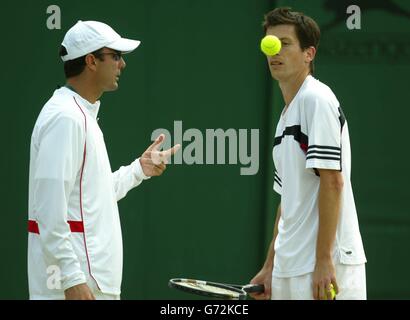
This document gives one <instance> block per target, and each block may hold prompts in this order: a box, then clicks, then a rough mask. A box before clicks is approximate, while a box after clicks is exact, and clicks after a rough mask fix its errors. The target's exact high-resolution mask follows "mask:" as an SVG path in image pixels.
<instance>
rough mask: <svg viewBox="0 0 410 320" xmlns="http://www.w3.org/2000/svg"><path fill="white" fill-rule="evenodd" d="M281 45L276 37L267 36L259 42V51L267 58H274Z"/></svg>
mask: <svg viewBox="0 0 410 320" xmlns="http://www.w3.org/2000/svg"><path fill="white" fill-rule="evenodd" d="M281 48H282V44H281V42H280V40H279V38H278V37H276V36H272V35H268V36H266V37H264V38H263V39H262V40H261V50H262V52H263V53H264V54H266V55H267V56H274V55H275V54H278V53H279V51H280V49H281Z"/></svg>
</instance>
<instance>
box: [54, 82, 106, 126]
mask: <svg viewBox="0 0 410 320" xmlns="http://www.w3.org/2000/svg"><path fill="white" fill-rule="evenodd" d="M60 90H64V92H65V93H67V94H69V95H71V96H73V97H74V98H75V99H76V101H77V103H78V104H79V105H80V107H81V108H82V109H83V111H85V112H87V113H88V115H90V116H91V117H93V118H94V119H96V118H97V115H98V111H99V110H100V104H101V102H100V100H97V101H96V102H95V103H91V102H89V101H88V100H86V99H84V98H83V97H82V96H80V95H79V94H78V93H77V92H75V91H74V90H73V89H72V88H69V87H66V86H64V87H61V88H60Z"/></svg>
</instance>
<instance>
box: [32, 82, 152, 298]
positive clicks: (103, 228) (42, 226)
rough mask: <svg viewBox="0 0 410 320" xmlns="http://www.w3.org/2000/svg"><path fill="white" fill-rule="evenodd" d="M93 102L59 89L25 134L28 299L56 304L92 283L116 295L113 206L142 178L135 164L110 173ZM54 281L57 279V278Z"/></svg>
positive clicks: (118, 271)
mask: <svg viewBox="0 0 410 320" xmlns="http://www.w3.org/2000/svg"><path fill="white" fill-rule="evenodd" d="M99 107H100V102H99V101H97V102H96V103H94V104H91V103H89V102H88V101H87V100H85V99H83V98H82V97H81V96H80V95H78V94H77V93H75V92H74V91H71V90H70V89H68V88H66V87H63V88H60V89H58V90H56V91H55V92H54V95H53V96H52V97H51V99H50V100H49V101H48V102H47V103H46V104H45V105H44V107H43V109H42V110H41V112H40V115H39V116H38V119H37V121H36V124H35V126H34V130H33V134H32V137H31V148H30V175H29V213H28V215H29V237H28V278H29V292H30V298H31V299H63V298H64V290H65V289H67V288H69V287H72V286H74V285H77V284H80V283H84V282H86V281H88V282H90V281H93V282H95V284H96V285H97V286H98V288H99V289H100V290H101V291H102V292H103V293H107V294H113V295H119V294H120V292H121V279H122V236H121V226H120V220H119V214H118V206H117V201H118V200H120V199H121V198H123V197H124V196H125V195H126V194H127V192H128V191H129V190H130V189H132V188H134V187H136V186H137V185H139V184H140V183H141V182H142V180H143V179H146V178H147V177H146V176H145V175H144V174H143V171H142V168H141V165H140V162H139V159H137V160H135V161H134V162H133V163H131V164H130V165H129V166H124V167H121V168H120V169H119V170H118V171H116V172H114V173H113V172H112V170H111V166H110V162H109V159H108V155H107V151H106V147H105V143H104V138H103V134H102V132H101V130H100V128H99V126H98V123H97V120H96V118H97V114H98V110H99ZM59 280H61V281H59Z"/></svg>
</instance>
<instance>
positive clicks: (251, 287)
mask: <svg viewBox="0 0 410 320" xmlns="http://www.w3.org/2000/svg"><path fill="white" fill-rule="evenodd" d="M243 290H245V292H246V293H262V292H265V286H264V285H263V284H247V285H246V286H244V287H243Z"/></svg>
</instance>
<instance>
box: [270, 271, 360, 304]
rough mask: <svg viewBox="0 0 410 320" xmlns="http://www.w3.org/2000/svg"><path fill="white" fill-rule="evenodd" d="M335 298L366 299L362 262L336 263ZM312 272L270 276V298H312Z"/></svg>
mask: <svg viewBox="0 0 410 320" xmlns="http://www.w3.org/2000/svg"><path fill="white" fill-rule="evenodd" d="M335 269H336V281H337V285H338V287H339V293H338V294H337V296H336V300H366V269H365V265H364V264H360V265H346V264H336V265H335ZM312 275H313V273H308V274H304V275H302V276H297V277H291V278H277V277H272V296H271V298H272V300H313V284H312Z"/></svg>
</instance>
